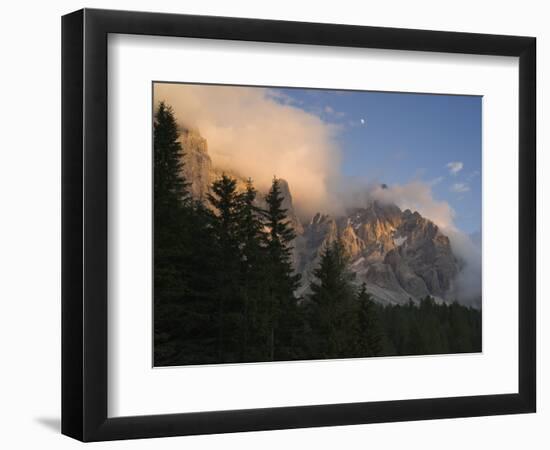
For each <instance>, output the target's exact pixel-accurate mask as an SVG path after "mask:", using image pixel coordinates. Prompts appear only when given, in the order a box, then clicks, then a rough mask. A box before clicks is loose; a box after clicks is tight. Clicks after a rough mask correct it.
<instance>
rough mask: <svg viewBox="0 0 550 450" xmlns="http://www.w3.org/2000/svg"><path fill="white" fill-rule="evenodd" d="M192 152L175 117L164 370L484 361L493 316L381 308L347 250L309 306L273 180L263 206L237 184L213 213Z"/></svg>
mask: <svg viewBox="0 0 550 450" xmlns="http://www.w3.org/2000/svg"><path fill="white" fill-rule="evenodd" d="M184 152H185V149H184V148H182V146H181V144H180V143H179V141H178V127H177V124H176V120H175V118H174V115H173V112H172V110H171V108H170V107H168V106H167V105H165V104H164V103H161V104H160V105H159V106H158V108H157V110H156V112H155V120H154V164H155V166H154V189H155V191H154V363H155V365H156V366H166V365H187V364H212V363H227V362H251V361H275V360H278V361H281V360H297V359H325V358H351V357H371V356H385V355H418V354H435V353H460V352H477V351H481V312H480V311H479V310H476V309H473V308H467V307H464V306H462V305H460V304H458V303H453V304H450V305H448V304H438V303H436V302H435V301H434V300H433V299H432V298H431V297H426V298H424V299H422V300H420V301H419V302H414V301H413V300H412V299H411V300H410V302H409V303H408V304H406V305H401V306H400V305H381V304H380V303H376V302H375V301H373V299H372V298H371V296H370V294H369V292H368V286H366V285H365V284H363V285H362V286H360V288H359V289H358V288H357V286H356V285H355V282H354V274H353V273H352V272H351V271H350V270H349V267H348V258H347V256H346V254H345V251H344V248H343V246H342V244H341V243H340V242H339V241H335V242H332V243H330V244H328V245H327V246H326V248H324V250H323V253H322V255H321V258H320V261H319V265H318V267H317V268H316V269H315V270H314V272H313V275H314V281H313V282H311V284H310V286H309V291H307V292H308V294H307V295H305V297H304V298H298V297H297V296H296V291H297V290H298V288H299V287H300V276H299V275H297V274H296V273H294V268H293V264H292V251H293V248H292V245H293V241H294V239H295V237H296V236H295V233H294V230H293V228H292V225H291V224H290V222H289V218H288V216H287V211H286V210H285V209H284V208H283V201H284V197H283V194H282V192H281V187H280V182H279V180H278V179H277V178H274V179H273V182H272V186H271V189H270V191H269V193H268V194H267V196H266V197H265V205H266V206H265V209H262V208H260V207H259V206H258V204H259V202H258V199H257V196H258V193H257V191H256V190H255V189H254V185H253V183H252V180H250V179H249V180H248V181H247V183H246V185H245V187H244V189H242V188H241V189H240V190H239V189H237V181H236V180H235V179H233V178H231V177H229V176H227V175H225V174H223V175H222V176H221V177H220V178H219V179H218V180H216V181H215V182H214V183H213V184H212V186H211V189H210V192H211V193H210V194H209V195H208V196H207V202H205V203H201V202H198V201H194V200H193V199H192V197H191V195H190V192H189V184H188V182H187V180H186V179H185V177H184V176H183V172H182V169H183V163H182V157H183V155H184Z"/></svg>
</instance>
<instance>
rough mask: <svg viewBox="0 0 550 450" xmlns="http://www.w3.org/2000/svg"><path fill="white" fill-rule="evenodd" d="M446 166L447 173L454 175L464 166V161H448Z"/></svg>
mask: <svg viewBox="0 0 550 450" xmlns="http://www.w3.org/2000/svg"><path fill="white" fill-rule="evenodd" d="M447 168H448V169H449V173H450V174H451V175H456V174H457V173H458V172H460V171H461V170H462V169H463V168H464V163H462V162H461V161H451V162H450V163H447Z"/></svg>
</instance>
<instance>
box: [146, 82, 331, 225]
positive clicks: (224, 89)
mask: <svg viewBox="0 0 550 450" xmlns="http://www.w3.org/2000/svg"><path fill="white" fill-rule="evenodd" d="M154 100H155V102H159V101H161V100H164V101H165V102H166V103H167V104H169V105H171V106H172V107H173V109H174V112H175V115H176V118H177V120H178V122H179V124H180V125H181V126H182V127H185V128H193V129H198V130H199V132H200V133H201V134H202V135H203V136H204V137H205V138H206V139H207V141H208V152H209V154H210V156H211V158H212V161H213V165H214V166H215V167H219V168H222V169H226V170H231V171H233V172H236V173H238V174H240V175H242V176H244V177H252V178H253V180H254V182H255V184H256V186H257V187H258V188H259V189H261V190H266V189H267V188H268V187H269V185H270V183H271V180H272V178H273V176H274V175H276V176H279V177H281V178H284V179H286V180H287V181H288V183H289V185H290V189H291V192H292V194H293V198H294V201H295V202H294V203H295V205H296V208H297V210H298V211H300V212H301V213H302V215H304V216H306V215H310V214H313V213H315V212H316V211H319V210H324V209H327V208H328V206H329V205H330V204H331V203H334V202H335V201H334V198H333V197H332V196H331V193H330V189H329V185H330V184H331V183H333V182H334V180H335V179H337V178H338V176H339V167H340V149H339V147H338V145H337V144H336V142H335V139H334V138H335V135H336V133H337V129H338V128H337V127H336V126H334V125H331V124H329V123H326V122H324V121H323V120H322V119H321V118H320V117H319V116H317V115H315V114H312V113H308V112H306V111H304V110H303V109H300V108H299V107H297V106H296V105H294V104H293V102H292V100H291V99H289V98H288V96H286V95H284V94H282V93H281V92H279V91H276V90H270V89H263V88H249V87H235V86H207V85H188V84H164V83H160V84H155V90H154Z"/></svg>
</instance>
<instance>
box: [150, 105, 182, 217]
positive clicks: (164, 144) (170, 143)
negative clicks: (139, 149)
mask: <svg viewBox="0 0 550 450" xmlns="http://www.w3.org/2000/svg"><path fill="white" fill-rule="evenodd" d="M153 134H154V138H153V167H154V169H153V171H154V199H155V213H159V212H160V213H167V212H168V211H167V210H168V209H172V208H173V209H177V208H179V207H181V206H186V205H188V203H189V202H190V199H191V195H190V193H189V189H188V187H189V183H187V181H186V180H185V178H184V176H183V174H182V169H183V162H182V161H183V159H182V158H183V149H182V146H181V144H180V142H179V141H178V136H179V132H178V125H177V123H176V118H175V116H174V112H173V110H172V108H171V107H170V106H168V105H166V104H165V103H164V102H161V103H160V104H159V106H158V108H157V111H156V113H155V120H154V123H153Z"/></svg>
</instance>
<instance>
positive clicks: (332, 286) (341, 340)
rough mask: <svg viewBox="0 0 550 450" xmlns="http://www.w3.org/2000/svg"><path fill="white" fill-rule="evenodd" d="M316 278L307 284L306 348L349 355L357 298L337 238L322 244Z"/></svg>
mask: <svg viewBox="0 0 550 450" xmlns="http://www.w3.org/2000/svg"><path fill="white" fill-rule="evenodd" d="M313 275H314V276H315V278H316V281H313V282H312V283H311V284H310V288H311V292H312V293H311V295H310V296H309V304H308V313H309V314H308V316H309V327H310V329H311V336H310V351H311V352H312V353H313V354H315V355H317V357H318V358H338V357H350V356H353V355H354V353H355V351H356V341H357V336H356V332H357V324H356V321H357V305H358V303H357V301H356V298H355V291H354V288H353V284H352V281H353V278H354V274H353V273H352V272H350V271H349V270H348V261H347V257H346V255H345V252H344V249H343V246H342V244H341V243H340V242H339V241H334V242H333V243H331V244H329V245H327V246H326V248H325V249H324V250H323V253H322V255H321V261H320V263H319V267H317V269H315V270H314V272H313Z"/></svg>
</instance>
